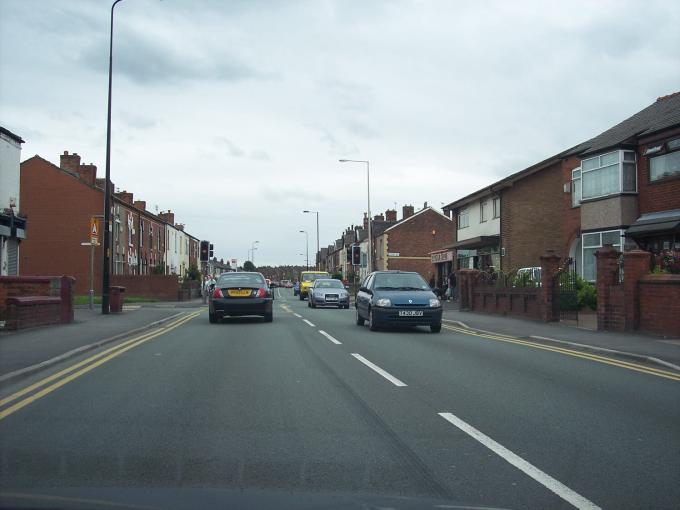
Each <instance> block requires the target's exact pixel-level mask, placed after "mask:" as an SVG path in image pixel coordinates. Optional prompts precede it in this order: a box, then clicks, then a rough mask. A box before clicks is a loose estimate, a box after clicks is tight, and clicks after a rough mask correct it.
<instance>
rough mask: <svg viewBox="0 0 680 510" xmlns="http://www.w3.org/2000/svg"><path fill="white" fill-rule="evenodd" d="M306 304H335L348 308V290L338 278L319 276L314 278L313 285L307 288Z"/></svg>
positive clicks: (313, 305)
mask: <svg viewBox="0 0 680 510" xmlns="http://www.w3.org/2000/svg"><path fill="white" fill-rule="evenodd" d="M307 305H308V306H309V307H311V308H316V307H317V306H337V307H338V308H349V292H347V290H346V289H345V285H344V284H343V283H342V282H341V281H340V280H335V279H332V278H320V279H318V280H314V285H312V288H311V289H310V290H309V300H308V302H307Z"/></svg>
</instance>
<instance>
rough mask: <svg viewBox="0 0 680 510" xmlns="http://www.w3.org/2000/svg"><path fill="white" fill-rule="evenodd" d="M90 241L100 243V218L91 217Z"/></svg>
mask: <svg viewBox="0 0 680 510" xmlns="http://www.w3.org/2000/svg"><path fill="white" fill-rule="evenodd" d="M90 243H92V244H99V218H95V217H94V216H92V217H91V218H90Z"/></svg>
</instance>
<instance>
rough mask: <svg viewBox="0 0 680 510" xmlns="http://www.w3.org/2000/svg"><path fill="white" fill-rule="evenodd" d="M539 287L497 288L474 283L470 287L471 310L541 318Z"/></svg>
mask: <svg viewBox="0 0 680 510" xmlns="http://www.w3.org/2000/svg"><path fill="white" fill-rule="evenodd" d="M539 298H540V293H539V289H512V288H507V287H504V288H497V287H494V286H491V285H488V286H487V285H475V286H474V287H473V289H472V303H471V306H472V310H473V311H475V312H486V313H496V314H501V315H513V316H517V317H524V318H528V319H536V320H538V319H540V318H541V303H540V299H539Z"/></svg>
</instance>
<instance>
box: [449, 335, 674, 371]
mask: <svg viewBox="0 0 680 510" xmlns="http://www.w3.org/2000/svg"><path fill="white" fill-rule="evenodd" d="M442 327H443V328H445V329H448V330H450V331H455V332H456V333H463V334H464V335H470V336H476V337H478V338H486V339H488V340H495V341H497V342H507V343H511V344H518V345H523V346H525V347H531V348H533V349H541V350H543V351H552V352H557V353H560V354H565V355H567V356H573V357H575V358H582V359H587V360H590V361H595V362H597V363H604V364H605V365H613V366H616V367H620V368H625V369H627V370H634V371H635V372H642V373H644V374H649V375H654V376H656V377H663V378H664V379H670V380H671V381H680V374H678V373H677V372H671V371H669V370H661V369H659V368H654V367H649V366H645V365H640V364H638V363H631V362H629V361H623V360H619V359H615V358H608V357H605V356H599V355H597V354H590V353H587V352H582V351H575V350H573V349H565V348H563V347H553V346H550V345H544V344H540V343H537V342H529V341H527V340H520V339H519V338H515V337H511V336H507V335H499V334H492V333H482V332H478V331H474V330H470V329H465V328H460V327H455V326H449V325H448V324H443V325H442Z"/></svg>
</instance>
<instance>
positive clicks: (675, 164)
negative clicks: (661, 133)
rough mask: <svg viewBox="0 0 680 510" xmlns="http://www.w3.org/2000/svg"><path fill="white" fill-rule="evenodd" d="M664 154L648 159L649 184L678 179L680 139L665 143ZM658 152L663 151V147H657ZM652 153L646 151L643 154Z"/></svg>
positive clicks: (679, 170) (679, 172)
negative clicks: (665, 151) (672, 178)
mask: <svg viewBox="0 0 680 510" xmlns="http://www.w3.org/2000/svg"><path fill="white" fill-rule="evenodd" d="M665 145H666V150H667V151H668V152H667V153H666V154H662V155H660V156H655V157H653V158H649V180H650V181H651V182H654V181H660V180H662V179H669V178H671V177H680V138H676V139H675V140H671V141H670V142H668V143H666V144H665ZM658 149H659V150H658V151H654V152H660V151H661V150H663V146H659V147H658ZM651 153H653V152H652V151H651V150H649V149H648V150H647V152H646V153H645V154H651Z"/></svg>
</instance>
